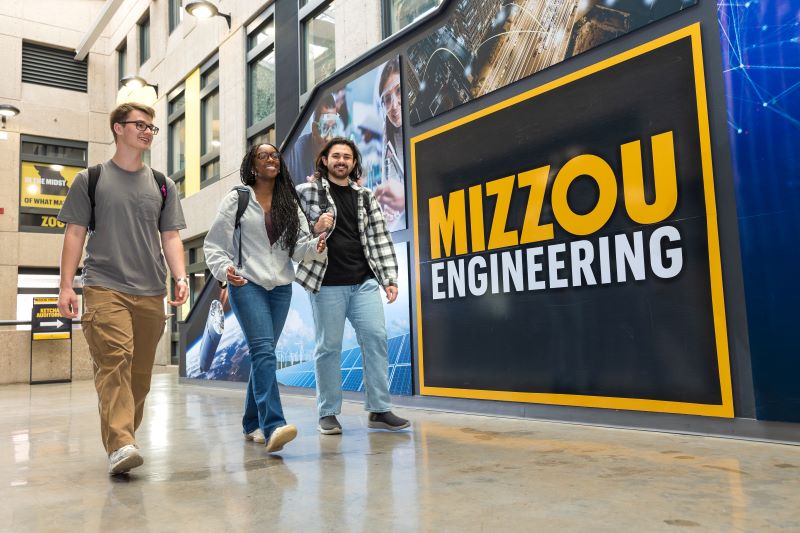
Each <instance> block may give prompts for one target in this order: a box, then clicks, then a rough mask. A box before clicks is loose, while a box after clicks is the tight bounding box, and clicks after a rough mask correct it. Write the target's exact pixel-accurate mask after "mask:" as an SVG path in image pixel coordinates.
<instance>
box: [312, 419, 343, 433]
mask: <svg viewBox="0 0 800 533" xmlns="http://www.w3.org/2000/svg"><path fill="white" fill-rule="evenodd" d="M317 429H319V432H320V433H322V434H323V435H341V433H342V425H341V424H340V423H339V421H338V420H336V417H335V416H334V415H330V416H323V417H322V418H320V419H319V426H318V427H317Z"/></svg>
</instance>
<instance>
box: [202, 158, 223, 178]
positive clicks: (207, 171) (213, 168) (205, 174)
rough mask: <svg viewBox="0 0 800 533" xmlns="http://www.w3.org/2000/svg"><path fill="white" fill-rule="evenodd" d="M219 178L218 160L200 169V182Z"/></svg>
mask: <svg viewBox="0 0 800 533" xmlns="http://www.w3.org/2000/svg"><path fill="white" fill-rule="evenodd" d="M216 178H219V158H217V159H214V160H213V161H211V162H209V163H206V164H205V165H203V168H201V169H200V181H201V182H205V181H208V180H213V179H216Z"/></svg>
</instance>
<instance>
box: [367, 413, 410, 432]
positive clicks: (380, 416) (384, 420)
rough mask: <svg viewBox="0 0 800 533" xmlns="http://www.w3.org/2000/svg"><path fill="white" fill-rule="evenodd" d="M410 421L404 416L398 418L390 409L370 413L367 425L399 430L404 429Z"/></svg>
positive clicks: (373, 427)
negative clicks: (383, 411)
mask: <svg viewBox="0 0 800 533" xmlns="http://www.w3.org/2000/svg"><path fill="white" fill-rule="evenodd" d="M410 425H411V423H410V422H409V421H408V420H406V419H405V418H400V417H399V416H397V415H396V414H394V413H392V412H391V411H386V412H385V413H370V414H369V420H368V422H367V427H369V428H371V429H388V430H389V431H399V430H401V429H406V428H407V427H408V426H410Z"/></svg>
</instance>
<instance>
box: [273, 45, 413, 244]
mask: <svg viewBox="0 0 800 533" xmlns="http://www.w3.org/2000/svg"><path fill="white" fill-rule="evenodd" d="M402 94H403V93H402V90H401V89H400V58H399V57H394V58H392V59H390V60H389V61H386V62H385V63H382V64H380V65H378V66H377V67H375V68H373V69H371V70H369V71H367V72H365V73H363V74H361V75H360V76H358V77H355V78H351V79H348V80H345V81H343V82H341V83H339V84H337V85H336V86H335V87H333V88H331V89H330V90H328V91H323V92H322V93H321V95H320V96H319V97H318V98H317V101H316V104H315V105H316V107H315V108H314V112H313V113H312V115H311V118H310V119H309V120H308V122H307V123H306V125H305V127H304V128H303V129H302V130H300V131H299V132H298V134H297V136H296V138H294V139H292V140H290V141H289V142H287V143H286V146H285V147H284V149H283V153H284V156H285V159H286V166H287V167H288V168H289V172H290V173H291V175H292V178H293V179H294V180H295V182H297V183H303V182H305V181H311V180H312V179H313V176H314V170H315V169H314V162H315V161H316V159H317V156H318V155H319V152H320V151H321V150H322V147H323V146H324V145H325V143H326V142H327V141H328V140H330V139H332V138H333V137H347V138H349V139H352V140H353V141H354V142H355V143H356V146H358V149H359V151H360V152H361V158H362V160H361V166H362V168H363V174H362V178H361V180H360V183H359V185H361V186H363V187H367V188H368V189H370V190H371V191H372V192H373V193H374V194H375V198H376V199H377V200H378V203H379V204H380V206H381V210H382V211H383V216H384V218H385V219H386V224H387V226H388V228H389V231H396V230H401V229H405V228H406V192H405V191H406V178H405V158H404V156H403V150H404V144H403V98H402Z"/></svg>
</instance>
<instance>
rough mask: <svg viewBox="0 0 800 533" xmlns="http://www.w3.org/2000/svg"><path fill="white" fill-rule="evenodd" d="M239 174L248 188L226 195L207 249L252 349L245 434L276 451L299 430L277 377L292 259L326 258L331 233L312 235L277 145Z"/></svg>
mask: <svg viewBox="0 0 800 533" xmlns="http://www.w3.org/2000/svg"><path fill="white" fill-rule="evenodd" d="M240 174H241V179H242V183H243V184H244V187H237V188H236V189H234V190H233V191H231V192H230V193H228V195H226V196H225V198H223V199H222V202H221V204H220V208H219V213H218V214H217V218H216V220H214V223H213V224H212V225H211V229H210V230H209V232H208V235H207V236H206V239H205V245H204V251H205V256H206V264H207V265H208V268H209V269H210V270H211V273H212V274H213V275H214V277H215V278H217V279H218V280H219V281H220V282H221V283H222V282H227V283H228V286H229V298H230V302H231V308H232V309H233V312H234V314H235V315H236V318H237V320H238V321H239V324H240V325H241V327H242V332H243V333H244V336H245V339H246V340H247V344H248V346H249V348H250V360H251V369H250V380H249V382H248V384H247V398H246V400H245V407H244V416H243V417H242V427H243V430H244V435H245V438H246V439H247V440H252V441H255V442H259V443H266V448H267V451H268V452H270V453H272V452H277V451H279V450H281V449H282V448H283V446H284V445H285V444H286V443H287V442H289V441H291V440H292V439H294V438H295V436H296V435H297V428H296V427H295V426H294V425H292V424H288V425H287V424H286V419H285V418H284V416H283V408H282V407H281V399H280V395H279V392H278V382H277V380H276V378H275V370H276V362H277V361H276V358H275V346H276V345H277V344H278V338H279V337H280V334H281V330H282V329H283V325H284V323H285V322H286V316H287V315H288V313H289V304H290V302H291V299H292V287H291V284H292V281H294V279H295V272H294V267H293V265H292V259H294V260H295V261H297V262H310V261H312V260H313V259H322V258H324V257H325V256H326V255H327V250H326V248H325V234H322V235H320V236H319V238H314V237H312V235H311V234H310V232H309V230H308V222H307V221H306V218H305V215H303V213H302V211H300V208H299V205H298V200H297V193H296V192H295V188H294V184H293V182H292V179H291V177H290V176H289V171H288V169H287V168H286V165H285V164H284V162H283V158H282V157H281V154H280V153H279V152H278V149H277V148H275V146H273V145H271V144H260V145H257V146H253V147H252V148H250V150H249V151H248V152H247V154H246V155H245V156H244V159H242V166H241V169H240ZM240 194H242V195H246V196H247V198H246V199H247V206H246V208H245V209H244V211H243V213H242V216H241V219H240V222H239V227H238V228H236V227H235V218H236V212H237V206H238V205H239V196H240Z"/></svg>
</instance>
